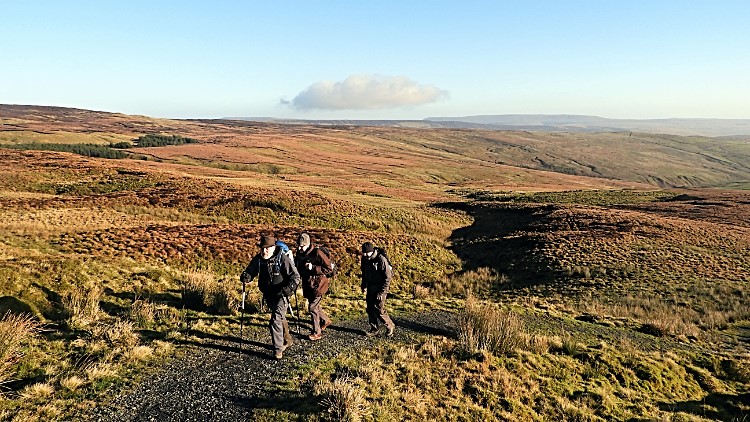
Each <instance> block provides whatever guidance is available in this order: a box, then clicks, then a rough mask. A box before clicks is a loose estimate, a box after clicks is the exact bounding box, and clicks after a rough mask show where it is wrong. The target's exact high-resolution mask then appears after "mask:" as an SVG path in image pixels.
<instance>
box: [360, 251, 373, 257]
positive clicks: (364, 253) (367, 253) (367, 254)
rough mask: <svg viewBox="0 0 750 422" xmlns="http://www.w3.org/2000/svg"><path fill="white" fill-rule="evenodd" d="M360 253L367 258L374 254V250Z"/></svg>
mask: <svg viewBox="0 0 750 422" xmlns="http://www.w3.org/2000/svg"><path fill="white" fill-rule="evenodd" d="M362 255H364V256H365V258H367V259H372V257H373V256H374V255H375V252H374V251H373V252H363V253H362Z"/></svg>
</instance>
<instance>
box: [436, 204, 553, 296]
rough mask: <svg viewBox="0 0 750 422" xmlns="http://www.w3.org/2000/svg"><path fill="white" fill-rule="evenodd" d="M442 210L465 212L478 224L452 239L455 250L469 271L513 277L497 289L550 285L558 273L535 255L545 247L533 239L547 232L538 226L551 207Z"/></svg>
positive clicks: (469, 206)
mask: <svg viewBox="0 0 750 422" xmlns="http://www.w3.org/2000/svg"><path fill="white" fill-rule="evenodd" d="M439 206H441V207H444V208H451V209H462V210H464V211H466V212H468V213H469V214H470V215H471V216H472V217H473V218H474V222H473V224H472V225H471V226H468V227H463V228H460V229H457V230H455V231H454V232H453V233H452V234H451V237H450V240H451V243H452V245H453V246H452V247H451V249H452V250H453V252H454V253H456V255H457V256H458V257H459V258H461V260H462V261H463V262H464V269H465V271H476V270H478V269H480V268H490V269H492V270H494V271H495V272H496V273H497V274H503V275H506V276H508V277H509V279H510V280H509V281H510V283H508V284H503V285H502V286H499V285H498V286H494V287H495V288H509V287H510V288H513V287H523V286H529V285H536V284H547V283H549V282H551V281H552V280H553V279H554V276H555V272H554V271H553V270H551V269H550V268H548V265H547V262H544V261H543V260H542V259H540V258H541V257H540V256H538V255H537V254H536V253H535V251H536V250H538V249H539V247H540V246H541V245H540V244H539V241H538V240H536V239H535V238H534V236H531V235H532V234H534V233H535V232H539V231H542V230H544V225H541V224H535V223H538V222H539V221H540V220H541V219H543V218H544V217H545V216H546V215H547V214H549V213H550V212H552V211H553V210H554V208H553V207H552V206H549V205H523V206H518V205H509V204H481V203H477V204H453V203H445V204H440V205H439Z"/></svg>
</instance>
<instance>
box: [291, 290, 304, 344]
mask: <svg viewBox="0 0 750 422" xmlns="http://www.w3.org/2000/svg"><path fill="white" fill-rule="evenodd" d="M294 303H295V305H297V335H298V336H299V335H302V334H301V333H300V328H299V322H300V321H299V299H298V298H297V292H296V291H295V292H294ZM291 305H292V304H291V303H290V304H289V306H291Z"/></svg>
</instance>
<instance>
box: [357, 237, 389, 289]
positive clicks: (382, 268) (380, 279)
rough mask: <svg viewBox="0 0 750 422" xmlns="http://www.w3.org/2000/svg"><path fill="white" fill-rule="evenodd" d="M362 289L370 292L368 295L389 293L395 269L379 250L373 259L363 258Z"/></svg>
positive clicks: (376, 250)
mask: <svg viewBox="0 0 750 422" xmlns="http://www.w3.org/2000/svg"><path fill="white" fill-rule="evenodd" d="M361 266H362V286H361V287H362V288H363V289H367V290H368V294H374V293H376V292H378V293H380V292H385V293H388V288H389V287H390V286H391V279H392V278H393V267H391V263H390V262H388V258H386V257H385V256H383V255H382V254H381V253H380V251H379V250H378V248H375V255H374V256H373V257H372V258H367V257H365V256H362V262H361Z"/></svg>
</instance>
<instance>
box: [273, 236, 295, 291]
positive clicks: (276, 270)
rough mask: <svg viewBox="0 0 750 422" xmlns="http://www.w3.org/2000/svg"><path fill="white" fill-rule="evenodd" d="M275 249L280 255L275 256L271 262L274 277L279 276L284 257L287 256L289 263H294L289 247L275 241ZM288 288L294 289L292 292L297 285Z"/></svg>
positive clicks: (279, 241)
mask: <svg viewBox="0 0 750 422" xmlns="http://www.w3.org/2000/svg"><path fill="white" fill-rule="evenodd" d="M276 247H277V248H279V249H280V250H281V253H279V254H277V255H276V259H274V260H273V274H274V275H278V274H281V261H282V259H283V258H282V257H283V256H284V255H286V256H288V257H289V260H290V261H291V262H294V255H293V254H292V250H291V249H289V246H288V245H287V244H286V243H284V242H282V241H281V240H277V241H276ZM290 287H294V290H296V289H297V285H292V286H290ZM290 290H291V288H290Z"/></svg>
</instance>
